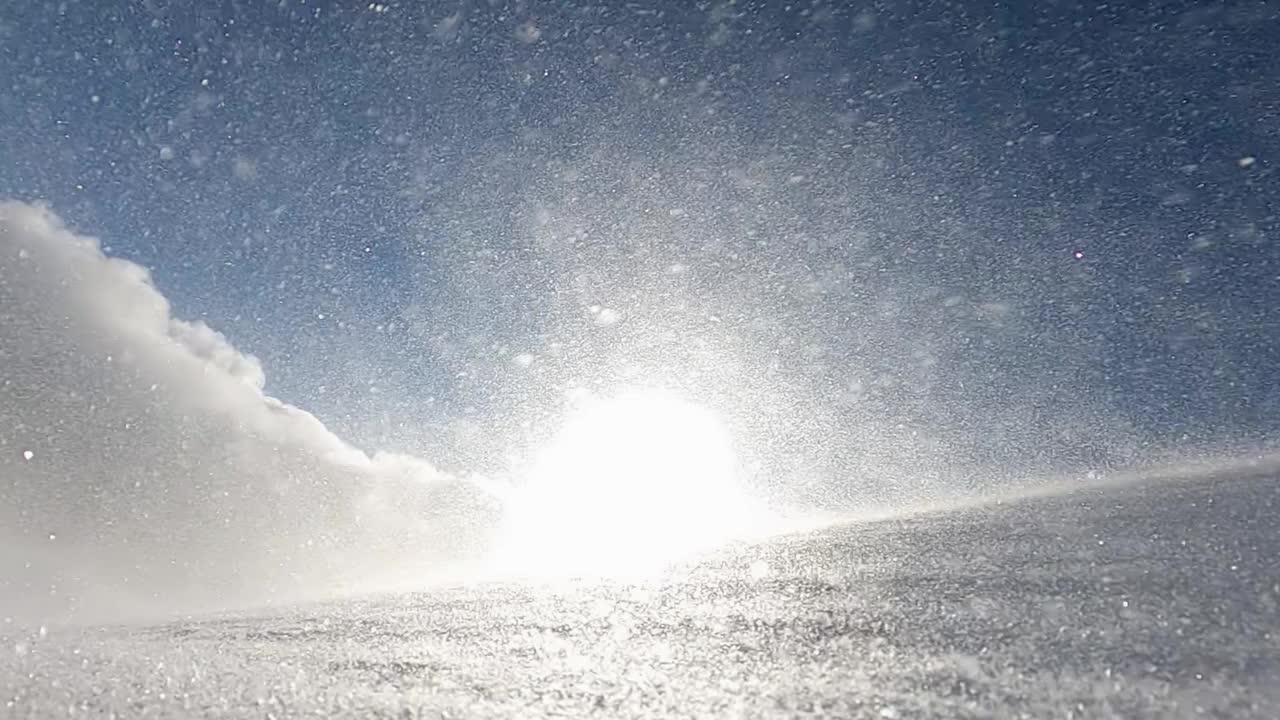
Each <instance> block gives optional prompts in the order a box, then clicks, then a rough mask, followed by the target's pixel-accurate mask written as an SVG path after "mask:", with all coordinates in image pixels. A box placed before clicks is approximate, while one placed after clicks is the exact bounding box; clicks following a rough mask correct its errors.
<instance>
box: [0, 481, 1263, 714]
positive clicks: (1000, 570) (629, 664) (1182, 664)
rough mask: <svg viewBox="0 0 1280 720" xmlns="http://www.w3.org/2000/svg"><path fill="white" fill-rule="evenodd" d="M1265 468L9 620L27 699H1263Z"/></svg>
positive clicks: (41, 707)
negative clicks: (607, 557) (146, 615)
mask: <svg viewBox="0 0 1280 720" xmlns="http://www.w3.org/2000/svg"><path fill="white" fill-rule="evenodd" d="M1277 504H1278V503H1277V493H1276V492H1275V476H1274V475H1269V474H1265V473H1257V474H1254V475H1239V476H1236V477H1232V478H1222V477H1219V478H1215V479H1208V480H1205V479H1201V480H1199V481H1186V482H1181V483H1164V484H1159V485H1152V486H1146V487H1138V488H1128V489H1117V488H1111V489H1093V490H1085V491H1082V492H1080V493H1077V494H1073V495H1069V496H1060V497H1050V498H1039V499H1033V500H1026V501H1022V502H1018V503H1013V504H1005V505H1003V506H990V507H985V508H971V509H967V510H961V511H955V512H947V513H935V514H927V515H920V516H916V517H913V518H898V519H891V520H885V521H883V522H877V523H868V524H862V525H853V526H847V527H843V528H834V529H829V530H825V531H821V532H818V533H812V534H806V535H798V536H792V537H788V538H779V539H775V540H773V541H771V542H769V543H766V544H762V545H757V546H748V547H738V548H734V549H729V550H726V551H724V552H722V553H720V554H718V555H715V556H713V557H708V558H706V559H705V560H703V561H699V562H697V563H692V564H690V565H689V566H687V567H685V568H683V569H682V570H681V571H680V572H678V573H676V574H674V575H673V576H671V577H669V578H668V579H666V580H665V581H662V582H659V583H654V584H650V585H641V584H631V585H621V584H608V583H578V584H561V585H558V586H531V585H525V586H517V585H489V586H473V587H467V588H459V589H454V590H447V591H446V590H441V591H438V592H434V593H427V594H420V595H408V596H398V597H392V598H387V599H370V600H363V601H347V602H343V603H332V604H327V605H319V606H312V607H307V608H303V609H299V610H296V611H291V612H287V613H274V614H270V615H261V616H257V617H253V616H236V617H233V616H224V617H219V618H214V619H208V620H203V621H187V622H175V623H171V624H166V625H161V626H151V627H138V628H132V627H119V626H117V627H106V628H100V629H89V630H52V631H47V632H39V631H36V632H31V633H25V634H14V635H12V636H11V637H7V638H5V639H4V644H5V646H6V647H7V648H9V651H8V652H3V653H0V687H3V688H5V693H4V697H3V698H0V702H3V703H4V705H3V708H4V712H5V713H7V714H8V716H11V717H14V718H43V717H53V716H63V715H66V714H68V713H70V714H71V716H77V715H81V714H88V715H92V716H98V717H103V716H111V714H112V713H114V714H115V716H117V717H199V716H208V717H246V718H247V717H254V718H261V717H275V718H288V717H302V716H313V717H314V716H316V715H320V716H329V717H349V718H357V717H358V718H376V717H382V718H419V717H421V718H440V717H475V718H483V717H521V718H527V717H547V716H562V717H563V716H585V715H592V716H596V717H630V718H642V717H655V718H656V717H674V716H680V717H816V716H830V717H867V718H920V717H948V718H951V717H974V718H978V717H983V718H985V717H1059V718H1071V717H1091V718H1093V717H1126V718H1135V717H1161V718H1166V717H1167V718H1191V717H1220V718H1270V717H1274V716H1275V708H1276V707H1277V706H1280V635H1278V633H1280V567H1278V565H1280V561H1278V560H1277V558H1280V536H1277V534H1276V533H1275V531H1274V528H1273V526H1272V523H1273V518H1274V517H1275V514H1276V511H1277V510H1278V509H1280V508H1278V507H1277Z"/></svg>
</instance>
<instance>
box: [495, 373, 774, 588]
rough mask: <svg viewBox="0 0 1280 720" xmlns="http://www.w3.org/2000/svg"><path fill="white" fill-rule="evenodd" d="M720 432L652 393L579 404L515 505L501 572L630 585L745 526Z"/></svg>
mask: <svg viewBox="0 0 1280 720" xmlns="http://www.w3.org/2000/svg"><path fill="white" fill-rule="evenodd" d="M739 464H740V463H739V460H738V457H737V454H736V453H735V451H734V447H733V439H732V436H731V433H730V431H729V429H728V427H727V425H726V424H725V423H724V422H723V421H722V420H721V419H720V418H719V417H718V416H717V415H716V414H715V413H714V412H712V411H711V410H709V409H707V408H705V407H703V406H700V405H697V404H694V403H691V402H688V401H686V400H683V399H681V398H679V397H677V396H675V395H672V394H669V393H666V392H662V391H657V390H629V391H626V392H623V393H620V394H617V395H614V396H612V397H606V398H599V397H592V398H588V399H586V400H584V401H583V402H581V403H580V404H579V405H578V407H577V408H576V409H575V411H574V412H572V413H571V414H570V415H569V417H568V418H567V419H566V421H565V423H564V425H563V426H562V427H561V429H560V431H559V433H558V434H557V435H556V436H555V437H554V438H553V439H552V440H551V441H550V442H549V443H548V444H547V445H546V446H545V447H544V448H543V449H542V451H541V452H540V453H538V454H537V456H536V458H535V460H534V462H533V463H532V466H531V467H530V469H529V472H528V473H527V475H526V476H525V483H524V484H523V485H522V486H521V488H520V489H519V490H518V491H517V492H516V494H515V496H514V497H513V498H512V501H511V504H510V507H509V517H508V523H507V528H506V532H505V541H504V543H503V551H502V553H501V554H502V562H503V564H504V565H505V567H506V569H508V570H510V571H514V572H517V573H520V574H527V575H547V574H551V575H597V576H632V575H637V574H640V575H643V574H649V573H652V572H656V571H659V570H661V568H662V567H663V566H665V565H666V564H667V563H669V562H670V561H672V560H676V559H678V558H680V557H681V556H685V555H688V554H690V553H694V552H698V551H700V550H706V549H708V548H711V547H714V546H715V545H718V544H721V543H723V542H726V541H727V540H731V539H733V538H735V537H738V536H740V535H741V534H743V533H744V532H746V531H747V530H749V529H750V527H751V525H752V522H753V517H755V516H757V513H756V512H755V511H754V509H753V508H754V503H753V502H752V501H751V500H750V499H749V498H748V496H747V495H746V494H745V493H744V492H743V488H742V486H741V484H740V475H739Z"/></svg>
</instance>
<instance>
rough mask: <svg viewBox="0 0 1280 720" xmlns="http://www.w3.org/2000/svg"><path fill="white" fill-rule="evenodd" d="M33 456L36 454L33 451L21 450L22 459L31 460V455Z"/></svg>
mask: <svg viewBox="0 0 1280 720" xmlns="http://www.w3.org/2000/svg"><path fill="white" fill-rule="evenodd" d="M35 456H36V454H35V453H33V452H31V451H30V450H23V451H22V459H23V460H27V461H30V460H31V458H33V457H35Z"/></svg>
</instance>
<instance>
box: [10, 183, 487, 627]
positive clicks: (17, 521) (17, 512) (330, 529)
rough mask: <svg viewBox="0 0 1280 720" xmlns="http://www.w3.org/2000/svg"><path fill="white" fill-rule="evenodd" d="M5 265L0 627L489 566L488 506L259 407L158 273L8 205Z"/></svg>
mask: <svg viewBox="0 0 1280 720" xmlns="http://www.w3.org/2000/svg"><path fill="white" fill-rule="evenodd" d="M0 258H3V262H0V333H2V334H3V337H2V338H0V368H3V373H2V374H0V428H4V431H3V433H0V497H3V498H4V502H0V617H3V618H11V619H17V620H24V621H26V622H54V621H62V620H83V619H92V618H95V617H96V618H119V617H129V616H134V617H137V616H144V617H145V616H153V617H154V614H155V613H165V612H172V611H176V610H194V609H217V608H223V607H234V606H238V605H239V606H243V605H244V604H262V603H265V602H269V601H287V600H289V599H296V598H299V597H317V596H323V595H334V594H340V593H342V592H344V591H348V590H349V589H350V588H351V587H352V586H353V585H354V586H358V587H361V588H368V587H371V586H376V585H377V584H378V583H379V582H380V581H382V580H385V578H379V577H378V573H379V572H380V571H382V570H383V569H385V568H397V573H399V575H401V576H403V575H406V574H407V575H415V574H416V575H417V576H418V577H426V576H428V575H429V574H430V573H435V574H437V575H438V574H441V573H444V572H447V568H448V566H449V564H450V563H453V562H458V561H461V560H463V559H465V558H466V557H468V555H469V554H470V553H474V552H479V551H482V550H483V547H484V542H483V535H484V532H485V528H486V527H487V523H490V522H492V519H493V517H494V514H495V512H496V510H495V507H494V505H495V503H494V500H493V498H492V497H491V496H490V495H489V494H487V493H486V492H485V491H482V490H480V489H479V486H478V485H476V484H475V483H472V482H466V481H463V480H460V479H458V478H453V477H450V476H447V475H445V474H443V473H440V472H438V471H436V470H435V469H434V468H433V467H432V466H431V465H430V464H428V463H426V462H425V461H422V460H420V459H418V458H414V457H407V456H403V455H394V454H377V455H373V456H369V455H366V454H365V453H363V452H361V451H360V450H358V449H356V448H354V447H351V446H350V445H348V444H347V443H345V442H343V441H342V440H341V439H339V438H338V437H337V436H335V435H334V434H333V433H331V432H330V431H329V430H328V429H326V428H325V427H324V425H323V424H322V423H321V422H320V421H319V420H317V419H316V418H315V417H313V416H312V415H311V414H309V413H307V412H305V411H303V410H300V409H298V408H296V407H292V406H290V405H287V404H285V403H282V402H280V401H278V400H276V399H274V398H271V397H269V396H267V395H265V394H264V393H263V388H264V384H265V378H264V377H263V372H262V368H261V366H260V365H259V363H258V361H257V360H256V359H255V358H253V357H251V356H248V355H245V354H243V353H241V352H240V351H238V350H237V349H236V348H235V347H233V346H231V345H230V344H229V343H228V342H227V340H226V339H225V338H224V337H223V336H222V335H220V334H219V333H217V332H215V331H214V330H212V329H210V328H209V327H207V326H206V325H204V324H202V323H199V322H186V321H183V320H180V319H177V318H174V317H172V316H171V314H170V311H169V304H168V302H167V301H166V300H165V298H164V297H163V295H161V294H160V292H159V291H157V289H156V288H155V287H154V286H153V285H152V283H151V279H150V276H149V274H148V272H147V271H146V269H145V268H142V267H140V266H138V265H137V264H135V263H131V262H128V261H126V260H121V259H117V258H111V257H107V256H106V255H104V254H103V252H102V251H101V249H100V248H99V245H98V242H97V241H96V240H94V239H93V238H90V237H85V236H82V235H78V234H76V233H74V232H72V231H71V230H69V229H67V228H66V227H64V226H63V224H62V223H61V222H60V220H59V219H58V218H57V217H56V216H55V215H53V214H52V213H51V212H49V211H48V210H46V209H44V208H42V207H38V206H32V205H26V204H22V203H14V202H8V203H0ZM428 571H430V573H429V572H428Z"/></svg>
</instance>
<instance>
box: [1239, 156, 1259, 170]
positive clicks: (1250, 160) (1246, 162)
mask: <svg viewBox="0 0 1280 720" xmlns="http://www.w3.org/2000/svg"><path fill="white" fill-rule="evenodd" d="M1256 162H1258V158H1256V157H1254V156H1252V155H1245V156H1244V157H1242V158H1240V159H1239V160H1237V161H1236V164H1237V165H1239V166H1240V167H1242V168H1251V167H1253V164H1254V163H1256Z"/></svg>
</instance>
